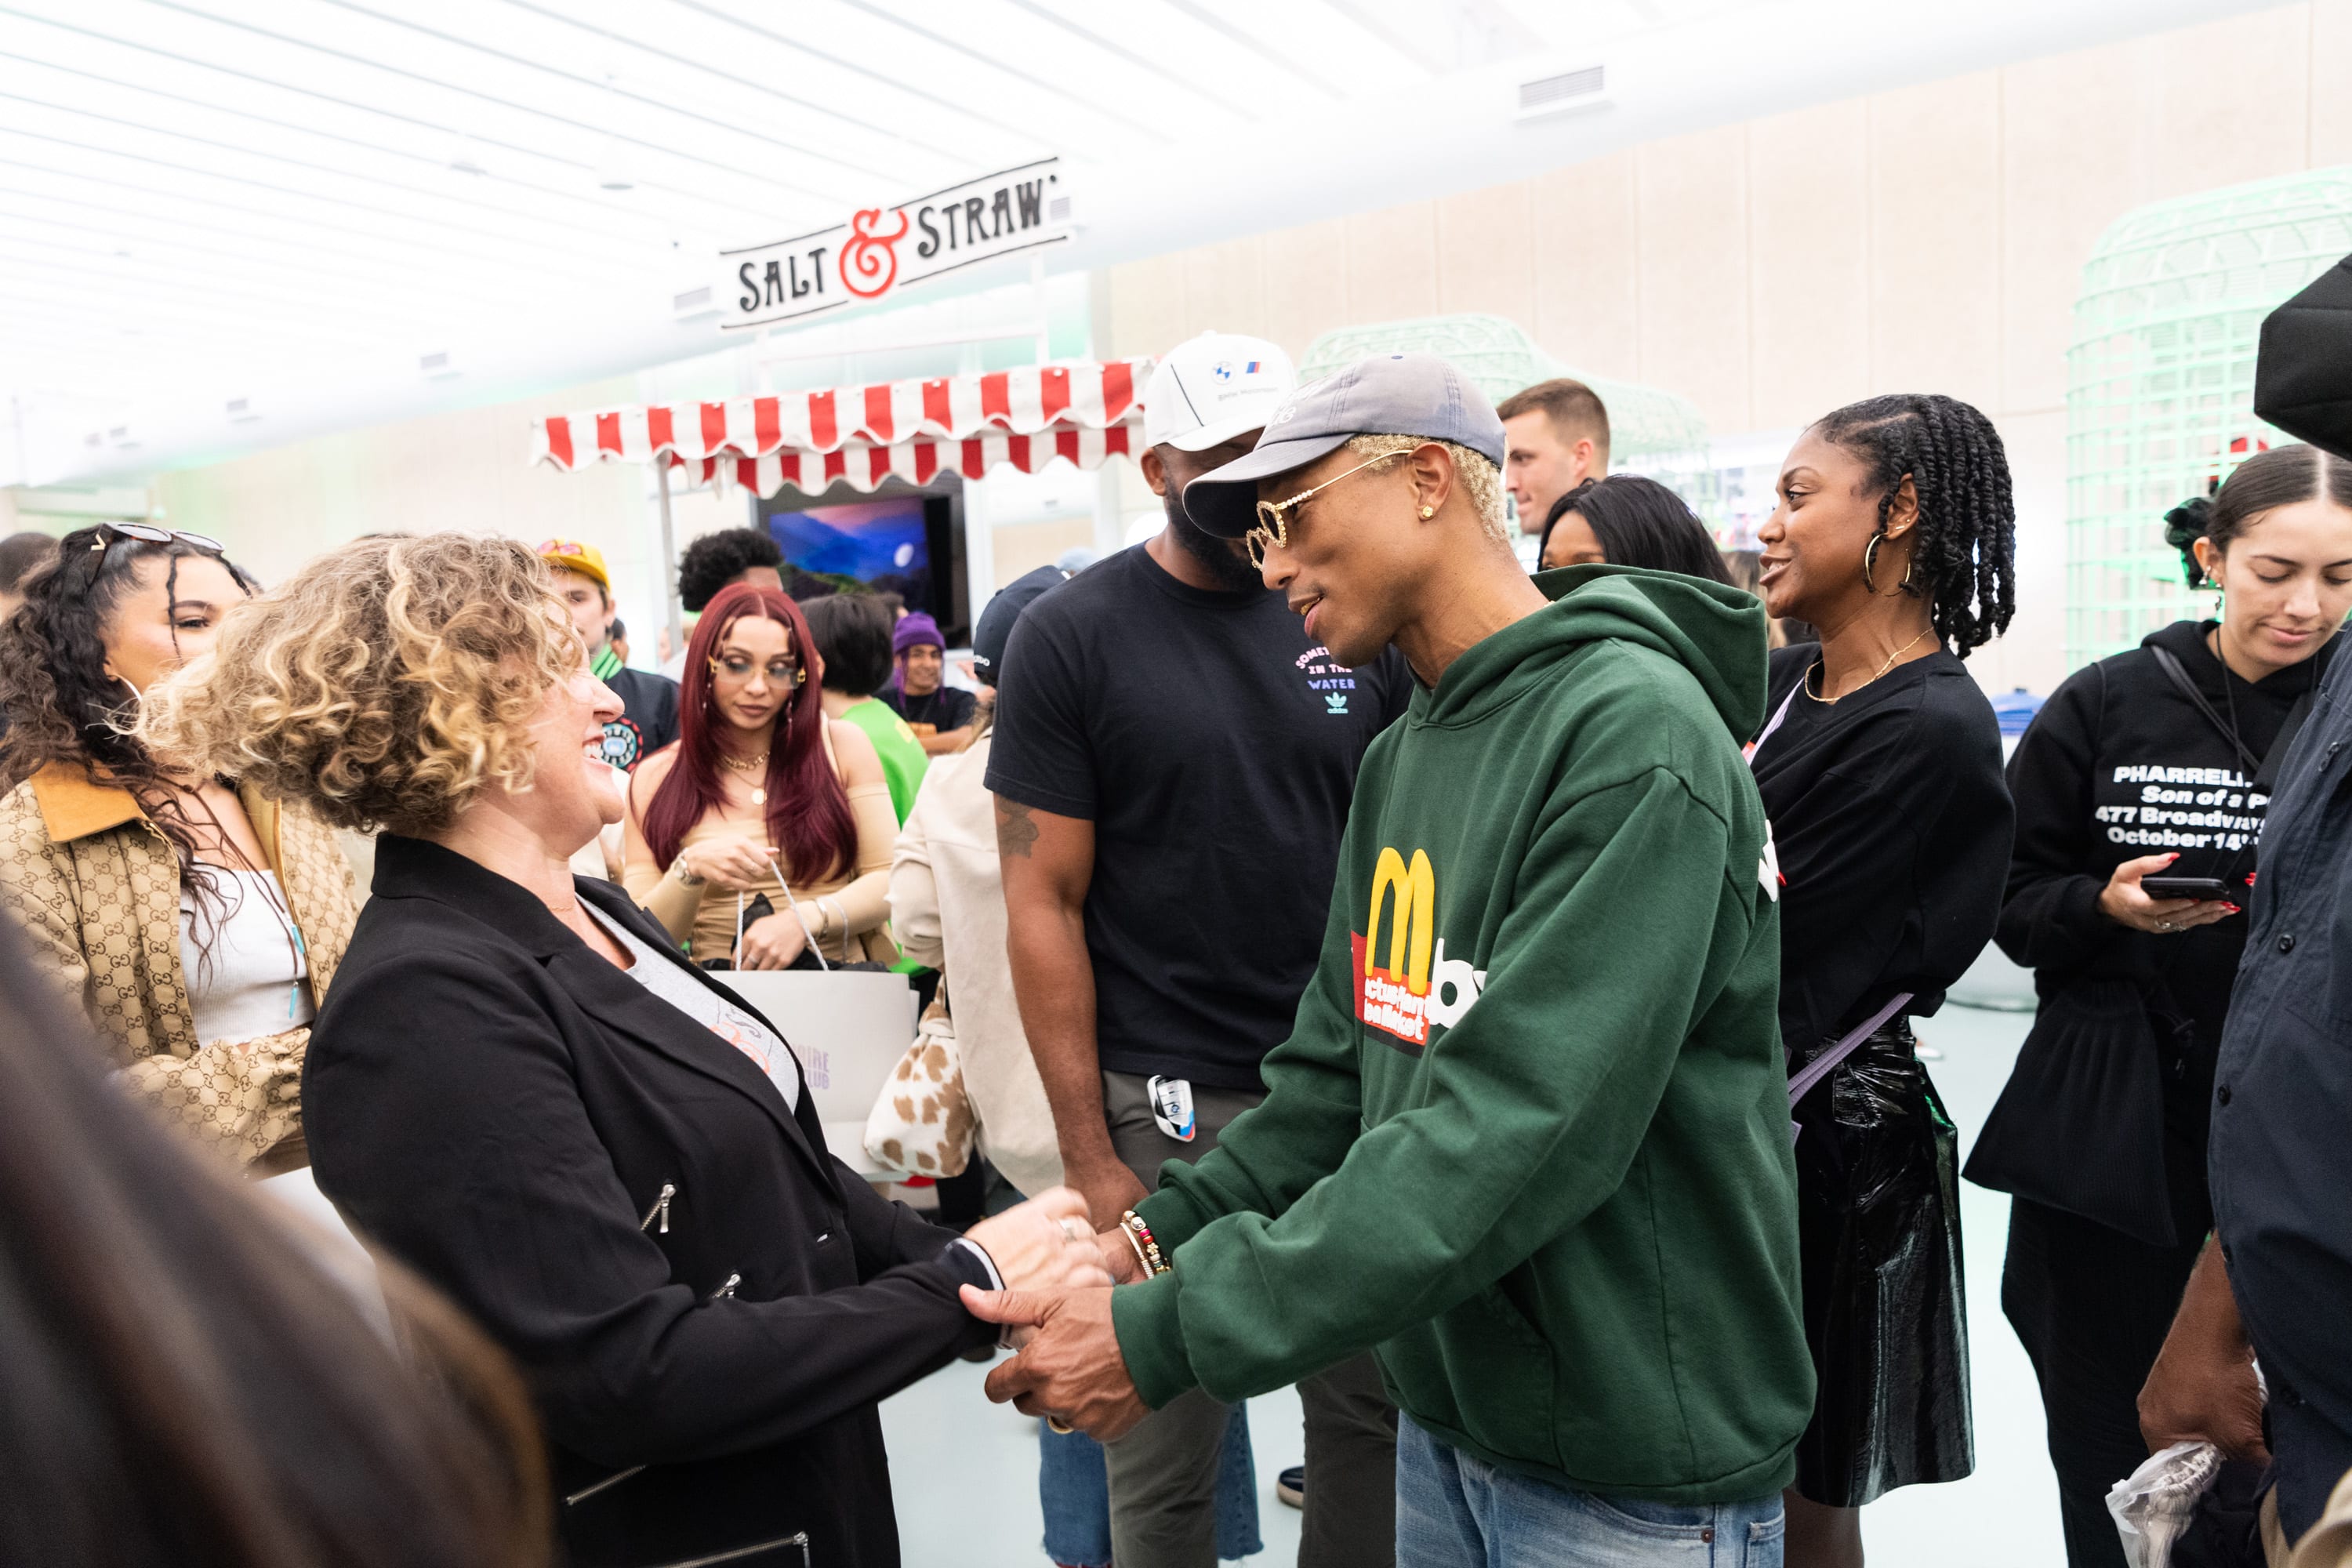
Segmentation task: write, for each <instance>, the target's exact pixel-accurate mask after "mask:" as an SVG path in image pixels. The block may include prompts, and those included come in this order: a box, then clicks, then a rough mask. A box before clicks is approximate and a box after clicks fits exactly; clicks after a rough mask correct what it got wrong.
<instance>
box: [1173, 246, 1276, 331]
mask: <svg viewBox="0 0 2352 1568" xmlns="http://www.w3.org/2000/svg"><path fill="white" fill-rule="evenodd" d="M1264 258H1265V237H1264V236H1262V235H1255V234H1254V235H1251V236H1250V237H1248V238H1246V239H1231V240H1227V241H1225V242H1224V243H1223V244H1222V245H1204V246H1202V247H1200V248H1198V249H1197V250H1188V251H1186V252H1185V253H1184V331H1183V333H1182V336H1183V337H1186V338H1190V337H1196V336H1198V335H1199V334H1201V333H1202V332H1206V331H1220V332H1255V331H1260V330H1261V329H1260V327H1259V325H1258V323H1260V322H1262V321H1265V262H1264ZM1179 341H1181V340H1179ZM1162 346H1163V347H1164V346H1166V345H1162Z"/></svg>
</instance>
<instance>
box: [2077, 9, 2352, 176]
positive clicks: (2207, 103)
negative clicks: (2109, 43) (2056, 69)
mask: <svg viewBox="0 0 2352 1568" xmlns="http://www.w3.org/2000/svg"><path fill="white" fill-rule="evenodd" d="M2311 25H2312V17H2311V9H2310V7H2309V6H2308V5H2282V6H2279V7H2277V8H2276V9H2273V10H2267V11H2254V12H2251V13H2249V14H2247V15H2245V16H2231V17H2230V18H2228V19H2227V20H2224V21H2219V22H2209V23H2206V24H2204V25H2203V26H2195V27H2181V28H2179V29H2177V30H2175V31H2173V32H2168V33H2158V34H2156V35H2154V36H2153V37H2147V38H2142V39H2140V40H2138V41H2137V43H2134V44H2130V45H2126V46H2121V47H2119V49H2118V51H2117V52H2121V51H2122V50H2123V49H2128V50H2129V51H2130V52H2131V53H2132V54H2134V55H2136V56H2137V78H2138V80H2139V82H2140V90H2141V101H2140V115H2141V121H2140V124H2139V128H2138V130H2139V142H2140V147H2141V160H2142V177H2143V182H2144V183H2143V184H2142V186H2141V194H2140V195H2139V196H2138V197H2137V200H2139V201H2143V202H2147V201H2161V200H2163V199H2164V198H2166V197H2168V196H2183V195H2192V194H2194V193H2196V192H2199V191H2210V190H2212V189H2213V188H2215V187H2216V186H2219V185H2234V184H2242V183H2243V182H2245V181H2247V180H2261V179H2267V178H2269V177H2270V176H2272V175H2273V174H2292V173H2293V172H2294V171H2295V170H2298V169H2301V168H2302V167H2304V159H2305V156H2306V154H2307V152H2308V150H2309V147H2310V133H2311V116H2310V92H2311V68H2310V45H2311ZM2346 92H2347V88H2346V86H2345V85H2344V82H2343V79H2341V78H2338V79H2336V80H2335V81H2334V82H2333V83H2331V84H2329V86H2328V87H2327V88H2326V89H2323V96H2328V97H2334V98H2341V97H2343V96H2344V95H2345V93H2346Z"/></svg>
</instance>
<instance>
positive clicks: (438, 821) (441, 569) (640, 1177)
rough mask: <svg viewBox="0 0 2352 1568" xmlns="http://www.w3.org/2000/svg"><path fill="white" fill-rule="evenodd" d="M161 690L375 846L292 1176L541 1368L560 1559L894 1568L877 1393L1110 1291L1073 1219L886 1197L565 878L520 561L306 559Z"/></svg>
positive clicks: (428, 551) (539, 595)
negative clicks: (907, 1203) (303, 1159)
mask: <svg viewBox="0 0 2352 1568" xmlns="http://www.w3.org/2000/svg"><path fill="white" fill-rule="evenodd" d="M394 601H396V602H397V604H398V611H397V613H396V614H394V613H388V610H387V605H389V604H391V603H393V602H394ZM428 692H429V693H430V696H429V698H428ZM165 701H166V703H167V704H169V705H170V708H171V713H170V716H169V717H167V718H166V719H164V720H163V724H164V725H165V726H166V727H167V729H168V731H169V732H173V733H176V734H177V735H178V736H179V737H180V738H181V740H182V742H183V743H184V744H185V745H187V746H190V747H202V748H217V749H220V750H223V751H228V752H235V754H236V755H238V756H240V757H241V758H243V759H245V760H246V765H247V769H248V771H250V770H252V769H255V768H258V769H259V770H260V771H261V772H263V773H267V774H268V776H269V778H270V780H271V782H272V784H273V786H276V785H278V784H283V785H285V786H287V787H289V790H290V792H291V793H292V794H293V795H296V796H298V797H299V798H302V799H304V800H306V801H308V802H311V803H313V804H315V805H316V806H317V807H318V808H319V809H320V811H321V812H322V813H324V814H326V815H327V816H329V817H331V819H336V820H339V821H341V822H344V823H348V824H352V825H359V824H373V823H380V824H383V826H385V827H386V828H387V829H388V831H387V832H386V834H385V836H384V837H383V839H382V840H381V842H380V843H379V845H378V847H377V851H376V871H375V887H374V897H373V899H372V900H370V902H369V903H368V905H367V907H366V908H365V910H363V911H362V915H361V919H360V922H359V925H358V928H357V929H356V930H355V931H354V932H353V935H352V946H351V949H350V952H348V953H347V954H346V956H345V959H344V967H343V969H342V971H341V973H340V974H339V976H338V979H337V984H336V988H335V992H334V994H333V997H332V999H331V1009H330V1010H329V1011H326V1012H322V1013H321V1014H320V1018H319V1022H318V1026H316V1028H315V1029H314V1030H313V1032H312V1036H311V1043H310V1055H309V1062H308V1065H307V1068H306V1071H305V1073H304V1081H303V1091H304V1096H305V1100H304V1103H305V1108H306V1113H307V1116H308V1119H309V1122H310V1151H311V1159H312V1163H313V1168H314V1170H315V1173H316V1174H317V1177H318V1182H319V1185H320V1189H321V1190H323V1191H324V1192H325V1193H326V1194H327V1195H328V1197H329V1198H331V1199H332V1200H333V1202H334V1203H335V1205H336V1206H337V1207H338V1208H339V1209H340V1210H341V1211H342V1213H343V1214H344V1215H346V1216H347V1217H348V1218H349V1220H350V1221H351V1223H352V1225H353V1226H354V1227H356V1228H357V1229H358V1230H360V1231H361V1232H362V1234H364V1235H366V1236H367V1237H370V1238H371V1239H372V1240H373V1242H374V1243H375V1244H377V1245H379V1246H381V1247H383V1248H385V1249H386V1250H387V1251H389V1252H391V1253H392V1254H394V1255H395V1256H397V1257H398V1258H401V1259H402V1260H403V1261H404V1262H406V1263H407V1264H408V1265H409V1266H410V1267H412V1268H415V1269H416V1270H417V1271H418V1272H419V1273H421V1274H423V1275H424V1276H425V1278H426V1279H430V1280H432V1281H433V1282H434V1283H436V1285H438V1286H439V1287H440V1288H441V1289H443V1290H445V1291H446V1292H447V1293H448V1294H450V1295H451V1296H453V1297H454V1298H456V1300H457V1301H458V1302H459V1303H460V1304H461V1305H462V1306H464V1307H466V1308H467V1310H470V1311H471V1312H473V1313H474V1314H475V1316H476V1317H478V1319H479V1320H480V1321H482V1322H483V1323H484V1324H485V1325H486V1326H487V1327H488V1329H489V1331H490V1332H491V1333H492V1335H493V1336H495V1337H496V1338H497V1339H498V1340H499V1342H501V1343H502V1344H503V1345H504V1346H505V1347H506V1349H507V1350H508V1352H509V1353H511V1354H512V1355H513V1356H514V1357H515V1359H516V1360H517V1362H518V1363H520V1365H521V1366H522V1368H523V1370H524V1372H525V1373H526V1374H527V1375H528V1376H529V1377H530V1380H531V1383H532V1385H533V1388H534V1391H535V1393H536V1395H537V1398H538V1402H539V1407H540V1411H541V1416H542V1419H543V1420H544V1422H545V1424H546V1426H547V1430H548V1435H549V1436H550V1438H551V1442H552V1447H553V1457H554V1464H555V1481H556V1487H555V1490H556V1493H557V1496H558V1498H559V1500H560V1515H561V1518H560V1521H559V1523H560V1528H561V1531H562V1537H563V1540H564V1542H565V1544H566V1547H567V1549H568V1551H569V1554H570V1560H571V1562H572V1563H573V1564H574V1565H576V1568H604V1565H607V1564H610V1565H614V1568H619V1565H636V1564H665V1563H686V1562H700V1561H706V1560H708V1561H717V1560H719V1559H721V1558H723V1559H724V1560H725V1561H727V1562H729V1563H743V1564H746V1565H747V1568H772V1565H773V1568H782V1565H783V1564H787V1563H789V1564H793V1565H794V1568H798V1565H800V1564H803V1563H813V1564H817V1565H819V1568H833V1565H835V1564H864V1565H887V1564H895V1563H897V1562H898V1533H897V1527H896V1523H895V1521H894V1518H893V1515H892V1511H891V1500H890V1485H889V1475H888V1468H887V1460H886V1456H885V1454H884V1450H883V1443H882V1428H881V1423H880V1419H879V1416H878V1415H877V1411H876V1402H877V1401H878V1400H880V1399H882V1398H883V1397H885V1396H886V1395H887V1394H892V1393H895V1392H896V1391H898V1389H901V1388H904V1387H905V1386H907V1385H908V1384H910V1383H913V1382H914V1381H915V1380H916V1379H918V1378H920V1377H922V1376H924V1375H926V1374H927V1373H930V1372H932V1371H934V1370H936V1369H937V1368H939V1367H940V1365H941V1364H943V1363H946V1362H947V1361H948V1360H949V1359H950V1357H952V1356H954V1355H955V1354H956V1353H958V1352H961V1351H967V1350H971V1349H973V1348H975V1347H981V1346H985V1345H987V1344H989V1343H990V1342H992V1339H993V1338H994V1335H995V1330H994V1328H993V1327H992V1326H991V1325H989V1324H986V1323H983V1322H982V1321H979V1320H977V1319H975V1318H973V1317H972V1316H971V1314H970V1313H969V1312H967V1311H966V1310H965V1309H964V1307H963V1305H962V1303H961V1300H959V1294H958V1292H959V1289H960V1288H961V1287H963V1286H967V1285H968V1286H972V1287H976V1288H979V1289H988V1288H990V1287H992V1286H994V1285H997V1284H999V1283H1002V1284H1003V1285H1007V1286H1012V1287H1015V1288H1021V1287H1024V1286H1031V1285H1045V1284H1049V1283H1055V1282H1071V1281H1076V1280H1079V1279H1093V1280H1096V1281H1097V1282H1100V1281H1103V1280H1104V1279H1107V1277H1106V1276H1104V1275H1103V1273H1102V1270H1101V1253H1100V1251H1099V1250H1098V1249H1097V1246H1096V1242H1095V1240H1094V1237H1092V1235H1091V1234H1090V1233H1089V1232H1088V1231H1087V1228H1086V1226H1085V1224H1084V1215H1085V1208H1084V1203H1083V1200H1081V1199H1079V1198H1078V1197H1077V1195H1076V1194H1075V1193H1069V1192H1066V1191H1063V1192H1057V1193H1055V1194H1047V1195H1046V1196H1045V1197H1044V1198H1041V1199H1039V1200H1037V1201H1036V1202H1035V1203H1033V1204H1029V1205H1023V1206H1022V1207H1021V1208H1019V1209H1016V1210H1013V1211H1012V1212H1009V1213H1007V1214H1005V1215H999V1216H997V1217H995V1218H993V1219H990V1220H985V1221H982V1223H981V1224H980V1225H979V1226H974V1227H973V1229H972V1231H971V1233H970V1236H969V1237H968V1238H966V1239H959V1238H958V1237H955V1236H953V1235H952V1234H950V1232H947V1231H945V1230H941V1229H940V1228H938V1227H936V1226H931V1225H929V1224H927V1223H926V1222H924V1221H923V1220H922V1219H920V1218H919V1217H917V1216H916V1215H914V1214H913V1213H912V1212H911V1211H910V1210H908V1209H907V1208H905V1207H903V1206H901V1205H892V1204H888V1203H886V1202H884V1201H883V1200H882V1199H881V1198H880V1197H878V1196H877V1195H876V1194H875V1193H874V1192H873V1190H872V1189H871V1188H869V1187H868V1186H867V1185H866V1184H865V1183H864V1182H862V1181H860V1180H859V1179H857V1177H856V1176H855V1175H854V1174H852V1173H850V1172H849V1171H848V1170H847V1168H846V1167H845V1166H843V1165H841V1164H840V1163H838V1162H837V1161H835V1160H834V1159H832V1158H831V1157H830V1156H829V1155H828V1154H827V1153H826V1152H825V1146H824V1133H823V1129H822V1127H821V1125H820V1124H819V1122H818V1120H817V1116H816V1112H815V1110H814V1106H813V1105H812V1103H811V1100H810V1097H809V1096H808V1094H807V1093H805V1092H804V1091H803V1085H802V1083H801V1078H800V1064H799V1062H798V1061H797V1059H796V1058H793V1055H792V1053H791V1051H790V1050H789V1048H788V1047H786V1046H785V1045H784V1043H783V1039H782V1030H781V1029H779V1028H778V1027H777V1026H776V1025H775V1024H774V1023H772V1022H771V1021H770V1020H769V1019H767V1018H765V1017H763V1016H761V1015H760V1014H759V1013H758V1012H757V1011H756V1010H755V1009H752V1008H751V1007H748V1006H746V1005H743V1004H742V1003H741V1002H740V999H738V998H736V997H735V996H734V995H733V994H731V993H730V992H728V991H727V990H725V989H724V988H723V987H721V986H719V985H718V984H714V983H713V982H712V981H711V980H710V978H709V976H707V975H706V974H704V973H701V972H700V971H698V970H697V969H694V968H693V967H691V966H690V965H688V963H685V961H684V960H683V959H681V958H680V957H679V956H678V954H677V947H676V944H675V943H674V942H671V941H670V940H669V938H668V937H667V934H666V933H665V932H664V931H662V928H661V927H660V926H659V925H657V924H656V922H655V921H653V920H652V919H651V918H650V917H648V916H647V915H646V914H645V913H644V912H643V911H642V910H638V909H637V908H636V907H635V905H634V904H632V903H631V902H630V901H629V899H628V897H627V895H626V894H625V893H624V892H622V891H621V890H620V889H616V888H614V887H612V886H611V885H610V884H607V883H602V882H597V881H593V880H590V879H577V880H575V879H573V878H572V876H571V875H570V873H569V870H568V868H567V866H566V861H567V860H568V859H569V858H570V856H571V854H572V851H573V850H574V849H576V848H578V847H580V846H581V845H583V844H585V843H587V842H589V841H590V840H591V839H592V838H593V837H594V836H595V834H596V832H597V830H598V828H599V827H600V826H602V824H604V823H606V822H612V821H616V820H618V818H619V816H620V811H621V799H620V795H619V792H618V789H617V788H616V787H615V786H614V784H613V783H612V780H613V779H614V774H613V773H612V771H611V770H610V769H609V768H606V767H605V766H604V764H603V763H602V762H601V761H597V760H596V756H597V752H598V749H599V745H600V742H601V737H602V733H603V725H604V722H605V721H607V720H609V719H610V718H611V717H612V716H613V715H614V713H615V712H617V711H618V708H619V703H618V700H616V699H614V697H613V695H612V694H611V693H610V692H609V691H607V690H606V689H604V687H602V686H601V685H599V684H598V683H597V682H596V681H595V680H594V679H593V678H592V677H591V676H589V675H588V673H587V671H586V667H585V664H584V661H583V658H582V655H581V650H580V647H579V644H578V638H577V637H576V635H575V634H573V633H572V631H571V630H570V627H569V623H568V622H567V621H566V620H565V619H564V618H563V616H562V609H561V606H560V605H558V604H557V602H556V601H555V600H554V599H553V598H552V596H551V594H550V593H549V592H548V588H547V584H546V581H545V575H544V570H543V568H541V566H540V565H539V563H537V561H536V560H535V559H534V558H533V557H532V556H531V555H530V552H528V551H526V550H524V549H522V548H521V547H520V546H519V545H516V544H514V543H512V542H508V541H499V540H480V539H470V538H464V537H461V536H457V535H452V534H443V535H436V536H433V537H429V538H424V539H415V540H384V541H372V542H363V543H362V544H360V545H356V546H354V547H352V549H351V550H349V551H347V552H344V553H342V554H340V555H337V556H334V557H331V558H327V559H322V560H320V561H319V562H316V563H313V564H312V565H311V566H310V567H309V568H306V569H305V570H304V571H303V572H302V573H301V574H299V575H298V576H297V577H296V578H295V579H294V580H293V581H292V582H290V583H289V584H287V585H286V586H285V587H284V588H283V589H281V590H279V591H278V593H277V594H274V595H270V596H268V598H266V599H263V600H258V601H256V604H255V606H254V608H252V609H251V610H249V611H242V612H240V617H239V618H238V619H236V620H235V621H233V622H232V623H231V624H230V625H229V626H226V627H225V628H224V634H223V639H222V645H221V653H220V658H219V661H218V663H217V664H216V665H215V666H213V667H211V668H202V669H198V670H194V671H192V672H191V679H189V680H188V681H187V682H186V683H184V688H183V689H178V690H175V691H173V693H171V694H170V695H169V696H168V697H166V698H165ZM575 758H578V759H580V761H579V762H578V763H577V764H576V765H575V763H574V762H573V759H575Z"/></svg>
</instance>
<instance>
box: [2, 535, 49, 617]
mask: <svg viewBox="0 0 2352 1568" xmlns="http://www.w3.org/2000/svg"><path fill="white" fill-rule="evenodd" d="M57 558H58V542H57V541H56V540H54V539H51V538H50V537H49V536H48V535H47V534H46V533H12V534H10V535H9V536H8V537H7V538H5V539H0V621H5V620H6V619H7V618H8V617H9V616H13V615H15V614H16V610H17V607H18V606H19V605H23V604H24V602H25V580H26V578H28V577H30V576H31V575H32V574H34V572H36V571H37V570H38V569H39V568H41V567H43V566H46V565H47V564H48V563H50V562H52V561H54V560H56V559H57Z"/></svg>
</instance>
